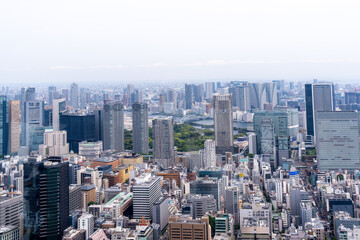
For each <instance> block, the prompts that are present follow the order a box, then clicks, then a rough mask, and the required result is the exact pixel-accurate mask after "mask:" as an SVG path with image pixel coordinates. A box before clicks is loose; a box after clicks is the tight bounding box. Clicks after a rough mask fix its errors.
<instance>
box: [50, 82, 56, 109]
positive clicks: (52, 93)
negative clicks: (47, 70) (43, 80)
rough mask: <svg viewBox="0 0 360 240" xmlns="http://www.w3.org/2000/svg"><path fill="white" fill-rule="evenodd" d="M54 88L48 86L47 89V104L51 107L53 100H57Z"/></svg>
mask: <svg viewBox="0 0 360 240" xmlns="http://www.w3.org/2000/svg"><path fill="white" fill-rule="evenodd" d="M56 93H57V92H56V87H55V86H49V87H48V104H49V105H52V104H53V99H55V98H57V94H56Z"/></svg>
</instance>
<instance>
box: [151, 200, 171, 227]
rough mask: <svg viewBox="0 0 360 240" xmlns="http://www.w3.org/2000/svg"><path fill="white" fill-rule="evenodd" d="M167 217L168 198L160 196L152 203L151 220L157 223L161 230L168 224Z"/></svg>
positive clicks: (168, 214) (168, 213)
mask: <svg viewBox="0 0 360 240" xmlns="http://www.w3.org/2000/svg"><path fill="white" fill-rule="evenodd" d="M169 217H170V212H169V199H167V198H166V197H165V196H162V197H160V198H159V199H158V200H156V201H155V202H154V204H153V210H152V222H153V223H156V224H159V225H160V230H163V229H164V228H165V227H166V226H167V224H168V221H169Z"/></svg>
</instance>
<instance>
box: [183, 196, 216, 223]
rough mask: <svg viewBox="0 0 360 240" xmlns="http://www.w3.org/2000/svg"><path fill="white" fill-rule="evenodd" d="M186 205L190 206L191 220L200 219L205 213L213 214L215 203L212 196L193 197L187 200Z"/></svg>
mask: <svg viewBox="0 0 360 240" xmlns="http://www.w3.org/2000/svg"><path fill="white" fill-rule="evenodd" d="M187 204H188V205H192V206H191V208H192V213H193V215H192V217H193V219H196V218H201V217H202V216H204V214H205V213H211V212H213V213H215V212H216V211H217V202H216V199H215V198H214V196H213V195H193V194H191V195H190V196H189V197H188V198H187Z"/></svg>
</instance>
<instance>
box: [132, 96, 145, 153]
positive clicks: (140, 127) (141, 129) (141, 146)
mask: <svg viewBox="0 0 360 240" xmlns="http://www.w3.org/2000/svg"><path fill="white" fill-rule="evenodd" d="M132 124H133V152H135V153H140V154H141V153H146V154H147V153H149V126H148V107H147V104H146V103H134V104H133V105H132Z"/></svg>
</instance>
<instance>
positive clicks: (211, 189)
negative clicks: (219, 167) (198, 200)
mask: <svg viewBox="0 0 360 240" xmlns="http://www.w3.org/2000/svg"><path fill="white" fill-rule="evenodd" d="M190 194H195V195H196V194H200V195H212V196H214V198H215V199H216V201H217V204H219V182H218V180H217V179H200V180H195V181H192V182H191V183H190Z"/></svg>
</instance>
